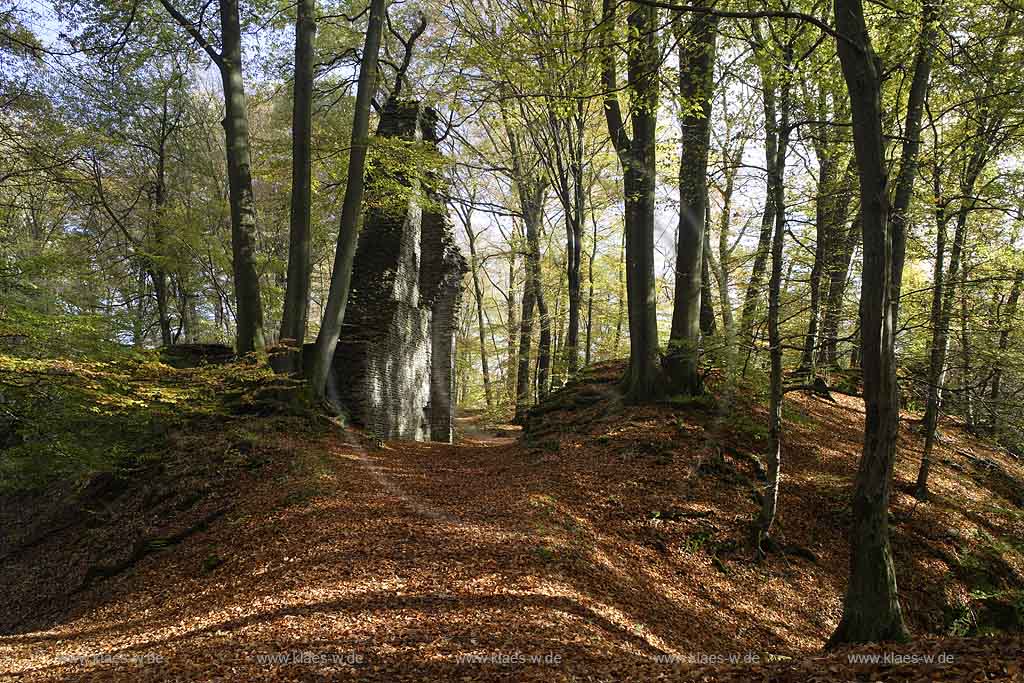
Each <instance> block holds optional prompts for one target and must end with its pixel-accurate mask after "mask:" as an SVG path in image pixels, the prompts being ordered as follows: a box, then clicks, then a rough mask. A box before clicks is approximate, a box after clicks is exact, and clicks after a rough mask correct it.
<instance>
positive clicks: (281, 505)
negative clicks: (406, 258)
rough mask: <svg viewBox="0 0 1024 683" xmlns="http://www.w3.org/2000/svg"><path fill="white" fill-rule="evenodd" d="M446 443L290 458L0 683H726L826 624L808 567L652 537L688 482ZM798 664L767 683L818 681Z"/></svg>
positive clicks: (50, 635)
mask: <svg viewBox="0 0 1024 683" xmlns="http://www.w3.org/2000/svg"><path fill="white" fill-rule="evenodd" d="M459 426H460V429H461V431H462V438H461V440H460V442H459V443H458V444H456V445H445V444H431V443H399V442H390V443H388V444H385V446H384V447H382V448H379V449H372V450H368V449H366V448H364V447H361V446H359V445H356V444H355V443H353V442H352V440H351V439H348V438H342V437H338V436H331V437H325V438H322V439H321V440H319V441H317V442H312V443H309V444H308V445H307V446H306V447H305V449H304V452H303V454H302V457H301V458H300V460H299V463H300V464H299V465H298V466H295V467H292V468H291V470H289V471H288V472H286V473H284V474H282V475H281V476H275V477H269V478H267V479H266V480H265V481H262V482H261V483H260V484H259V485H258V486H257V487H256V488H254V489H253V490H251V491H250V492H249V493H248V495H247V496H246V497H245V498H244V499H243V500H242V501H241V503H240V504H239V506H238V507H237V508H236V509H234V510H233V511H232V512H231V513H230V514H229V515H228V516H227V517H226V518H225V519H222V520H220V521H219V522H218V523H217V524H216V525H214V526H212V527H211V528H210V529H209V531H207V532H204V533H202V534H199V535H197V536H195V537H193V538H191V539H190V540H189V542H188V543H184V544H182V545H181V546H178V547H176V548H173V549H170V550H167V551H164V552H162V553H158V554H155V555H153V556H150V557H147V558H145V559H144V560H142V561H141V562H140V563H139V564H138V565H137V566H136V567H135V569H134V570H132V571H131V572H128V573H126V574H124V575H121V576H118V577H115V578H112V579H109V580H107V581H104V582H101V583H99V584H98V585H97V586H95V587H94V588H91V589H90V590H89V591H88V592H87V593H85V594H83V599H82V608H81V610H80V611H78V612H77V613H75V614H73V615H72V616H71V617H70V618H68V619H63V620H62V621H61V623H55V624H53V625H52V626H51V627H49V628H46V629H43V630H38V631H34V632H31V633H24V634H21V635H11V636H4V637H0V679H2V680H16V681H26V682H27V681H33V682H36V681H111V680H115V681H133V682H136V681H137V682H140V683H143V682H147V681H167V682H170V681H175V682H180V681H335V680H379V681H406V680H408V681H413V680H416V681H419V680H430V681H433V680H460V681H471V680H481V681H491V680H516V681H519V680H543V681H561V680H589V681H613V680H659V679H672V680H737V681H738V680H748V679H749V675H750V674H749V672H748V671H747V670H746V669H739V670H737V671H738V672H737V671H733V672H732V673H730V670H729V667H724V668H723V667H714V666H709V665H708V658H717V657H725V658H729V657H739V658H741V659H740V661H741V662H742V661H743V660H742V658H744V657H748V658H749V657H757V658H761V659H760V661H763V658H764V657H766V656H767V655H769V654H774V655H785V656H788V655H796V656H799V655H801V654H803V655H807V654H812V653H814V652H815V651H816V650H817V649H818V648H819V647H820V645H821V641H822V638H823V637H824V635H825V634H827V633H828V632H829V630H830V627H831V625H832V624H833V623H834V621H833V620H834V617H835V614H836V606H837V605H836V601H837V600H838V595H839V594H840V591H839V586H833V585H830V583H829V581H827V580H825V579H824V578H823V574H822V570H821V568H820V567H816V566H814V565H811V564H807V563H801V562H795V561H791V560H787V559H785V558H783V559H782V560H780V561H779V562H780V564H779V565H777V566H772V567H763V566H762V567H759V566H754V565H750V564H749V563H741V562H736V563H732V562H730V564H729V567H728V568H727V571H728V573H722V572H721V571H719V569H716V566H717V565H715V564H714V560H713V559H712V557H711V556H710V555H709V554H708V553H705V552H703V551H702V550H701V548H700V545H699V544H700V543H703V542H704V541H702V540H700V539H704V538H707V537H708V536H707V535H708V534H714V533H717V531H716V529H715V528H714V527H712V526H707V522H706V521H704V520H701V519H697V520H695V521H694V522H693V524H692V525H689V526H687V525H685V524H683V523H679V524H676V526H675V527H673V529H675V530H668V531H666V530H665V527H664V525H662V526H661V527H652V526H651V524H650V523H649V520H648V519H647V517H648V515H647V513H648V512H649V509H650V506H653V505H660V504H661V503H659V502H658V501H660V500H676V499H679V498H680V497H681V496H684V495H695V494H693V493H692V491H694V490H697V487H696V486H695V483H696V482H695V480H694V479H693V478H692V475H690V474H686V473H688V472H692V471H694V470H695V466H694V465H693V463H679V464H678V472H676V473H675V474H672V473H673V472H675V470H672V469H670V468H671V467H675V465H672V466H669V465H661V466H657V467H656V466H653V465H652V464H651V463H650V462H647V461H644V462H640V463H638V464H637V463H634V462H633V461H632V460H629V459H630V458H635V457H637V456H635V455H629V454H627V455H617V454H615V453H610V452H604V451H596V450H594V449H591V448H585V447H583V446H580V445H574V442H566V443H563V444H562V446H561V448H560V449H558V450H556V449H553V448H549V447H545V446H544V445H543V444H542V445H540V446H537V447H528V446H526V445H524V444H522V443H520V442H519V441H517V439H516V437H515V435H514V434H512V433H510V431H503V432H502V433H501V434H500V435H499V434H497V433H496V432H495V431H494V430H490V429H484V428H482V427H480V426H478V424H477V423H476V422H475V421H474V418H473V417H472V416H464V417H462V418H460V421H459ZM633 427H634V428H635V429H636V431H637V433H638V434H644V433H646V432H647V431H649V430H650V429H651V428H652V426H651V425H645V424H644V423H642V422H638V423H637V424H635V425H633ZM618 429H619V430H620V431H621V429H622V427H621V425H620V426H619V427H618ZM631 438H632V437H631ZM630 452H632V451H630ZM695 457H696V456H695ZM624 458H625V459H624ZM658 467H660V469H658ZM679 473H683V474H679ZM670 475H671V476H670ZM688 490H689V491H691V493H690V494H687V493H686V492H687V491H688ZM630 496H631V497H630ZM731 504H733V505H735V502H733V503H731ZM724 516H725V515H723V517H724ZM733 517H737V515H733ZM701 534H704V535H701ZM752 586H760V587H761V588H760V590H753V589H752V588H751V587H752ZM822 595H828V596H830V598H829V599H830V600H831V603H829V604H828V605H823V603H822ZM940 646H941V647H944V648H951V647H956V646H954V645H949V646H947V645H936V647H940ZM991 647H996V646H991ZM990 649H991V648H990ZM670 657H676V658H680V659H681V660H682V663H679V662H678V661H677V662H676V663H666V662H665V659H666V658H670ZM701 658H703V660H702V659H701ZM986 658H987V660H986V661H991V657H990V656H989V655H988V654H986ZM695 659H696V661H694V660H695ZM1011 659H1012V657H1011ZM727 661H728V660H727ZM807 661H808V662H809V664H807V665H806V666H808V667H810V668H808V669H804V668H800V669H797V668H795V667H794V671H796V673H792V672H791V673H790V674H789V677H787V676H785V675H776V676H775V678H774V679H773V680H780V681H782V680H805V674H809V673H813V672H815V671H817V672H818V673H821V672H822V671H827V670H828V669H827V666H829V665H828V663H827V662H824V663H823V662H817V661H814V660H807ZM803 666H805V665H804V664H801V667H803ZM800 672H802V673H800ZM817 680H852V679H843V678H839V679H836V678H830V677H829V675H828V674H827V673H826V674H824V677H820V678H818V679H817ZM890 680H899V678H890ZM933 680H939V679H938V678H934V679H933ZM942 680H958V678H946V679H942ZM1003 680H1010V679H1008V678H1005V677H1004V679H1003Z"/></svg>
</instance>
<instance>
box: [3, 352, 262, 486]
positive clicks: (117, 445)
mask: <svg viewBox="0 0 1024 683" xmlns="http://www.w3.org/2000/svg"><path fill="white" fill-rule="evenodd" d="M278 381H279V378H277V376H276V375H274V374H273V373H272V372H271V370H270V369H269V368H267V367H265V366H262V365H258V364H255V363H251V362H243V363H235V364H230V365H216V366H205V367H200V368H195V369H190V370H176V369H174V368H171V367H169V366H167V365H164V364H162V363H160V362H159V361H157V360H155V358H154V356H153V354H151V353H131V354H122V356H121V357H119V358H116V359H111V360H105V361H96V360H89V361H86V360H72V359H61V360H46V359H26V358H16V357H13V356H8V355H0V398H2V401H0V428H2V429H0V433H2V434H3V440H2V442H0V490H4V491H11V490H22V489H34V488H39V487H41V486H45V485H46V484H47V483H49V482H51V481H54V480H58V479H60V480H65V481H81V480H84V479H85V478H87V477H89V476H91V475H93V474H95V473H96V472H114V473H116V474H120V475H125V476H127V475H129V474H130V473H131V472H133V471H135V470H137V469H139V468H141V467H144V466H145V465H146V464H147V463H148V462H151V461H152V460H153V459H158V458H160V457H162V456H163V455H164V454H165V453H166V452H167V450H168V448H169V439H170V438H171V434H172V433H173V432H174V431H175V430H179V429H184V428H186V426H187V425H188V424H190V423H194V424H200V423H202V422H204V421H209V420H215V421H227V420H228V419H229V418H230V416H231V414H232V410H233V409H234V410H237V406H238V405H239V404H244V403H245V401H246V397H251V396H252V394H253V393H254V392H257V391H258V390H259V388H260V387H265V386H272V385H274V384H275V383H277V382H278Z"/></svg>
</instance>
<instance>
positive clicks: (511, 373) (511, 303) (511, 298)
mask: <svg viewBox="0 0 1024 683" xmlns="http://www.w3.org/2000/svg"><path fill="white" fill-rule="evenodd" d="M514 242H515V239H514V233H513V238H512V239H511V240H510V243H509V245H508V248H509V253H508V312H507V314H506V319H507V327H508V330H507V332H506V334H507V342H508V361H507V363H506V368H507V369H506V372H505V376H506V379H507V382H506V384H507V386H506V391H507V394H508V398H509V400H510V401H511V402H512V403H515V402H516V399H517V397H518V396H519V390H518V387H519V382H518V378H519V372H518V369H519V360H518V359H519V356H518V352H519V349H518V345H517V344H516V335H517V334H518V333H519V332H520V326H521V323H520V318H519V309H518V308H516V247H515V244H514ZM523 293H524V295H525V291H524V292H523Z"/></svg>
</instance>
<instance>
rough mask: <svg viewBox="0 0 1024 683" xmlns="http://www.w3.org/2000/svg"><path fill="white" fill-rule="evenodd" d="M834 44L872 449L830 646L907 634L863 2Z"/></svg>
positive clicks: (877, 153) (887, 242)
mask: <svg viewBox="0 0 1024 683" xmlns="http://www.w3.org/2000/svg"><path fill="white" fill-rule="evenodd" d="M835 25H836V29H837V31H838V32H839V34H840V35H841V36H842V38H839V39H837V40H836V49H837V51H838V53H839V60H840V63H841V66H842V72H843V77H844V80H845V81H846V87H847V90H848V91H849V96H850V105H851V106H850V108H851V113H852V116H853V140H854V151H855V153H856V156H857V169H858V171H859V175H860V199H861V230H862V232H863V239H864V267H863V275H862V282H863V288H862V291H861V307H860V322H861V349H862V351H861V353H862V356H863V357H862V365H863V375H864V409H865V424H864V451H863V454H862V456H861V460H860V466H859V468H858V471H857V477H856V480H855V483H854V492H853V502H852V511H853V520H852V524H851V527H850V576H849V580H848V583H847V588H846V595H845V598H844V600H843V616H842V619H841V620H840V622H839V626H838V628H837V629H836V631H835V632H834V633H833V634H832V636H831V638H829V640H828V644H827V647H834V646H837V645H839V644H842V643H850V642H858V643H859V642H877V641H884V640H897V641H903V640H906V639H907V638H908V637H909V636H908V633H907V628H906V625H905V624H904V622H903V612H902V610H901V608H900V602H899V591H898V588H897V585H896V571H895V567H894V564H893V558H892V549H891V547H890V545H889V490H890V484H891V479H892V469H893V463H894V461H895V458H896V433H897V428H898V423H899V402H898V398H897V391H896V366H895V346H894V335H895V330H894V328H893V320H892V313H893V307H892V304H891V302H892V293H893V286H892V280H893V276H894V274H895V273H894V271H893V262H894V259H893V252H892V249H893V245H892V231H891V226H890V224H889V197H888V187H887V185H888V180H887V175H886V160H885V151H884V132H883V130H882V93H881V68H880V67H881V65H880V63H879V60H878V57H877V56H876V54H875V52H874V49H873V48H872V45H871V39H870V37H869V35H868V30H867V25H866V24H865V22H864V8H863V5H862V3H861V0H835Z"/></svg>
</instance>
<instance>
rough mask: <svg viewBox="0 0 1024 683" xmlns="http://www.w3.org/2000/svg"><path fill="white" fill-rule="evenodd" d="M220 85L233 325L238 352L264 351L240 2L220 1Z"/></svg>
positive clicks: (235, 0)
mask: <svg viewBox="0 0 1024 683" xmlns="http://www.w3.org/2000/svg"><path fill="white" fill-rule="evenodd" d="M220 21H221V41H222V45H223V47H222V54H221V64H220V74H221V80H222V81H223V85H224V109H225V112H224V131H225V136H226V142H227V162H228V188H229V192H228V194H229V204H230V205H231V256H232V269H233V271H234V278H235V325H236V333H237V339H238V341H237V344H236V346H237V350H238V353H240V354H244V353H250V352H253V351H256V352H262V351H263V349H264V347H265V341H264V336H263V302H262V300H261V298H260V275H259V272H258V271H257V270H256V239H257V235H256V200H255V197H254V196H253V191H252V159H251V154H250V152H249V112H248V105H247V103H246V98H245V85H244V82H243V80H242V28H241V23H240V20H239V17H238V0H220Z"/></svg>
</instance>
